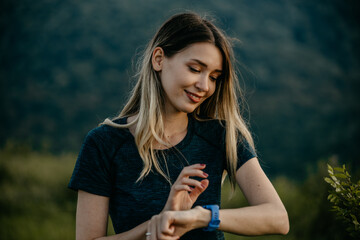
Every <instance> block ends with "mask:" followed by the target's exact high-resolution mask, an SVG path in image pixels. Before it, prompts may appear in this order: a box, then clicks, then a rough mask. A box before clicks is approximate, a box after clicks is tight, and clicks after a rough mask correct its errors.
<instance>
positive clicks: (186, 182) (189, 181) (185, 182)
mask: <svg viewBox="0 0 360 240" xmlns="http://www.w3.org/2000/svg"><path fill="white" fill-rule="evenodd" d="M181 183H182V184H183V185H188V186H193V187H197V188H203V187H204V186H203V185H202V183H201V182H200V181H198V180H195V179H192V178H183V179H181Z"/></svg>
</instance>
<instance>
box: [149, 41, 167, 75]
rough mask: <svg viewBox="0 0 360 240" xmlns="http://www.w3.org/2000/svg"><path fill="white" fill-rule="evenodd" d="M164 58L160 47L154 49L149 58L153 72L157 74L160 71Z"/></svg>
mask: <svg viewBox="0 0 360 240" xmlns="http://www.w3.org/2000/svg"><path fill="white" fill-rule="evenodd" d="M164 58H165V54H164V50H163V49H162V48H161V47H156V48H155V49H154V52H153V54H152V58H151V63H152V66H153V68H154V70H155V71H157V72H159V71H161V70H162V65H163V61H164Z"/></svg>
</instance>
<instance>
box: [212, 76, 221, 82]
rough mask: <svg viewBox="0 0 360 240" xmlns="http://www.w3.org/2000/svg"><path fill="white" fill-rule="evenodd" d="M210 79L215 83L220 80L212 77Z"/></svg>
mask: <svg viewBox="0 0 360 240" xmlns="http://www.w3.org/2000/svg"><path fill="white" fill-rule="evenodd" d="M210 79H211V80H212V81H214V82H215V81H217V80H218V79H219V78H218V77H210Z"/></svg>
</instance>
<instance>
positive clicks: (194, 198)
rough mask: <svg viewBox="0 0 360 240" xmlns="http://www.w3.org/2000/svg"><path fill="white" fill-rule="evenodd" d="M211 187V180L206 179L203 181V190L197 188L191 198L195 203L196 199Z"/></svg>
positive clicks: (192, 192)
mask: <svg viewBox="0 0 360 240" xmlns="http://www.w3.org/2000/svg"><path fill="white" fill-rule="evenodd" d="M208 186H209V180H207V179H204V180H202V181H201V188H199V187H195V188H194V190H193V191H191V193H190V198H191V199H192V200H193V201H196V199H197V198H198V197H199V196H200V194H201V193H203V192H204V191H205V190H206V189H207V187H208Z"/></svg>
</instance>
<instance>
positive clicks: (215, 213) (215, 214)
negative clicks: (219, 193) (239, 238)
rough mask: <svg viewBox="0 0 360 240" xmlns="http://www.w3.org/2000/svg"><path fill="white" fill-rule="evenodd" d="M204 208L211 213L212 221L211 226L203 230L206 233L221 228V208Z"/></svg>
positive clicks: (212, 206)
mask: <svg viewBox="0 0 360 240" xmlns="http://www.w3.org/2000/svg"><path fill="white" fill-rule="evenodd" d="M203 208H205V209H208V210H210V211H211V220H210V222H209V225H208V226H207V227H206V228H203V230H204V231H214V230H216V229H218V228H219V226H220V219H219V206H218V205H204V206H203Z"/></svg>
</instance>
